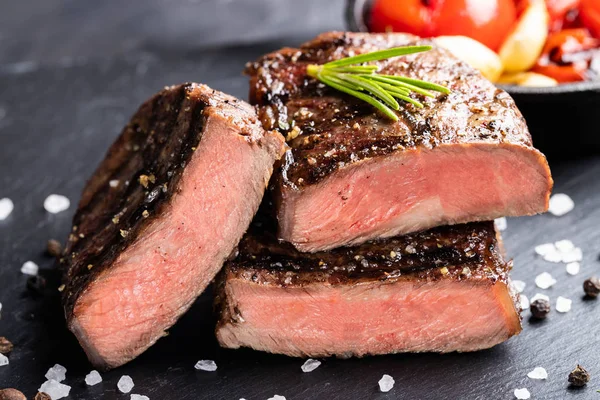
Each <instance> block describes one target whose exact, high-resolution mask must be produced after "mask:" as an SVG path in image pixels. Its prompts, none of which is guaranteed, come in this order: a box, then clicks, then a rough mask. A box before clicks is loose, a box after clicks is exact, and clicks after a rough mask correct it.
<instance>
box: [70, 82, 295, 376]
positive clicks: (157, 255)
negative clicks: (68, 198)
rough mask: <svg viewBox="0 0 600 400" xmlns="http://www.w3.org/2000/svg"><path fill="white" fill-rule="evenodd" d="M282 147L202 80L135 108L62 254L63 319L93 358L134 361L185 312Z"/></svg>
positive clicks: (108, 364)
mask: <svg viewBox="0 0 600 400" xmlns="http://www.w3.org/2000/svg"><path fill="white" fill-rule="evenodd" d="M283 151H284V141H283V138H282V137H281V135H279V133H276V132H265V131H264V130H263V129H262V127H261V126H260V123H259V122H258V119H257V118H256V114H255V112H254V110H253V109H252V107H251V106H250V105H248V104H247V103H244V102H242V101H240V100H237V99H235V98H233V97H231V96H228V95H225V94H223V93H220V92H217V91H215V90H212V89H210V88H209V87H207V86H204V85H198V84H193V83H191V84H184V85H180V86H173V87H170V88H166V89H165V90H163V91H161V92H160V93H158V94H157V95H155V96H154V97H152V98H151V99H150V100H148V101H147V102H146V103H144V104H143V105H142V106H141V107H140V109H139V110H138V111H137V113H136V114H135V115H134V116H133V118H132V119H131V121H130V123H129V124H128V125H127V126H126V127H125V129H124V130H123V133H122V134H121V136H120V137H119V138H118V139H117V141H116V142H115V143H114V144H113V145H112V147H111V148H110V150H109V152H108V154H107V156H106V158H105V159H104V161H103V162H102V164H101V165H100V166H99V167H98V169H97V170H96V172H95V173H94V175H93V176H92V178H91V179H90V180H89V182H88V184H87V186H86V187H85V189H84V191H83V195H82V197H81V201H80V203H79V207H78V210H77V213H76V215H75V217H74V220H73V232H72V234H71V235H70V238H69V242H68V245H67V248H66V254H65V257H64V259H63V262H64V264H65V268H66V271H65V276H64V283H65V285H66V286H65V288H64V291H63V302H64V307H65V315H66V318H67V323H68V326H69V329H71V331H73V333H74V334H75V335H76V336H77V339H78V340H79V342H80V343H81V345H82V346H83V348H84V350H85V352H86V353H87V355H88V357H89V359H90V361H91V362H92V363H93V364H94V365H96V366H98V367H100V368H112V367H116V366H119V365H121V364H124V363H126V362H128V361H130V360H131V359H133V358H135V357H136V356H137V355H139V354H140V353H142V352H143V351H144V350H146V349H147V348H148V347H149V346H151V345H152V344H153V343H154V342H156V341H157V340H158V339H159V338H160V337H162V336H163V335H164V334H165V330H166V329H168V328H169V327H170V326H171V325H173V324H174V323H175V321H176V320H177V318H179V316H181V315H182V314H183V313H184V312H185V311H186V310H187V309H188V308H189V307H190V305H191V304H192V302H193V301H194V299H196V297H197V296H198V295H199V294H200V293H201V292H202V291H203V290H204V288H205V287H206V286H207V284H208V283H209V282H210V281H211V280H212V279H213V277H214V276H215V274H216V273H217V271H218V270H219V269H220V268H221V266H222V264H223V261H224V260H225V259H226V257H227V256H229V254H230V253H231V252H232V250H233V249H234V248H235V246H236V245H237V243H238V241H239V240H240V238H241V237H242V235H243V234H244V232H245V231H246V229H247V227H248V225H249V224H250V221H251V220H252V217H253V216H254V214H255V212H256V210H257V208H258V206H259V204H260V201H261V198H262V196H263V193H264V190H265V187H266V184H267V182H268V180H269V177H270V175H271V173H272V169H273V164H274V162H275V160H276V159H278V158H279V157H280V156H281V155H282V153H283Z"/></svg>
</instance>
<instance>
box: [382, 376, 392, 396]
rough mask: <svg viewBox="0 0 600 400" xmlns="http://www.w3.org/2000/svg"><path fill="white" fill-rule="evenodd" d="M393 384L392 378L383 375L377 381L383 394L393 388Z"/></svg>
mask: <svg viewBox="0 0 600 400" xmlns="http://www.w3.org/2000/svg"><path fill="white" fill-rule="evenodd" d="M394 383H395V381H394V378H392V377H391V376H389V375H387V374H386V375H383V376H382V377H381V379H380V380H379V390H380V391H382V392H384V393H386V392H389V391H390V390H392V388H393V387H394Z"/></svg>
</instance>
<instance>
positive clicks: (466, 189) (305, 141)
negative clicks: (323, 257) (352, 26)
mask: <svg viewBox="0 0 600 400" xmlns="http://www.w3.org/2000/svg"><path fill="white" fill-rule="evenodd" d="M409 44H431V43H430V42H429V41H427V40H417V39H416V38H415V37H414V36H410V35H405V34H366V33H335V32H334V33H326V34H323V35H320V36H319V37H317V38H316V39H315V40H313V41H311V42H308V43H306V44H304V45H303V46H302V47H300V48H299V49H290V48H285V49H282V50H280V51H277V52H274V53H271V54H268V55H266V56H264V57H262V58H261V59H259V60H258V61H256V62H254V63H251V64H249V65H248V66H247V70H246V72H247V73H248V74H249V75H250V77H251V80H250V100H251V103H253V104H257V105H258V106H259V107H260V113H259V116H260V118H261V121H262V123H263V125H264V126H265V127H266V128H267V129H276V130H279V131H280V132H281V133H283V134H284V135H285V136H286V137H287V139H288V144H289V145H290V147H291V150H290V151H289V152H288V153H287V154H286V157H285V163H284V164H283V167H282V169H281V171H280V172H279V173H278V182H277V184H276V185H275V192H276V198H277V199H278V204H277V215H278V219H279V236H280V238H282V239H284V240H286V241H289V242H291V243H293V244H294V245H295V246H296V247H297V248H298V249H300V250H302V251H311V252H312V251H318V250H325V249H331V248H335V247H338V246H343V245H354V244H358V243H362V242H365V241H367V240H370V239H374V238H380V237H392V236H396V235H399V234H405V233H409V232H416V231H419V230H423V229H428V228H431V227H434V226H439V225H447V224H457V223H463V222H472V221H483V220H491V219H494V218H496V217H500V216H517V215H531V214H535V213H540V212H543V211H545V210H546V209H547V207H548V200H549V195H550V191H551V188H552V178H551V176H550V170H549V168H548V164H547V162H546V159H545V157H544V156H543V155H542V154H541V153H540V152H539V151H537V150H536V149H535V148H533V146H532V142H531V137H530V135H529V132H528V129H527V126H526V124H525V121H524V119H523V117H522V115H521V113H520V112H519V110H518V109H517V108H516V106H515V104H514V102H513V100H512V99H511V97H510V96H509V95H508V94H507V93H506V92H504V91H503V90H501V89H498V88H496V87H494V85H493V84H492V83H490V82H489V81H487V80H486V79H484V78H483V77H482V76H481V74H480V73H479V72H477V71H475V70H474V69H473V68H471V67H469V66H468V65H466V64H465V63H463V62H461V61H459V60H457V59H456V58H454V57H453V56H451V55H450V54H449V53H448V52H447V51H445V50H443V49H441V48H434V49H433V50H431V51H429V52H426V53H420V54H415V55H410V56H405V57H399V58H394V59H390V60H385V61H381V62H378V65H379V66H380V67H381V70H380V71H379V72H380V73H383V74H391V75H404V76H407V77H410V78H417V79H422V80H427V81H431V82H434V83H438V84H442V85H445V86H447V87H448V88H450V89H451V90H452V93H451V94H449V95H444V94H440V93H438V94H436V97H435V98H428V97H423V96H421V95H416V98H418V100H419V101H420V102H422V103H423V104H424V105H425V107H424V108H422V109H419V108H416V107H415V106H413V105H412V104H408V103H403V104H401V107H400V110H399V111H398V112H397V114H398V117H399V119H400V120H399V121H398V122H394V121H392V120H390V119H388V118H386V117H385V116H383V115H382V114H380V113H379V112H377V110H376V109H375V108H373V107H372V106H370V105H369V104H367V103H365V102H363V101H360V100H358V99H356V98H354V97H351V96H348V95H345V94H343V93H341V92H338V91H336V90H334V89H331V88H329V87H326V86H324V85H322V84H320V83H318V82H317V81H316V80H314V79H312V78H310V77H308V76H307V75H306V66H307V65H308V64H323V63H326V62H328V61H331V60H334V59H340V58H343V57H346V56H349V55H356V54H359V53H367V52H370V51H375V50H381V49H385V48H390V47H396V46H402V45H409Z"/></svg>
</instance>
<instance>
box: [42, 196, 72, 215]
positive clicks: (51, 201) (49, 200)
mask: <svg viewBox="0 0 600 400" xmlns="http://www.w3.org/2000/svg"><path fill="white" fill-rule="evenodd" d="M70 206H71V202H70V201H69V199H67V198H66V197H65V196H62V195H60V194H51V195H50V196H48V197H46V200H44V208H45V209H46V211H48V212H49V213H52V214H56V213H59V212H61V211H65V210H68V209H69V207H70Z"/></svg>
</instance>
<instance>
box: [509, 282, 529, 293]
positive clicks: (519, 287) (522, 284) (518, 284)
mask: <svg viewBox="0 0 600 400" xmlns="http://www.w3.org/2000/svg"><path fill="white" fill-rule="evenodd" d="M525 286H527V284H526V283H525V282H523V281H517V280H514V281H512V287H513V289H515V291H516V292H517V293H523V290H525Z"/></svg>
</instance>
